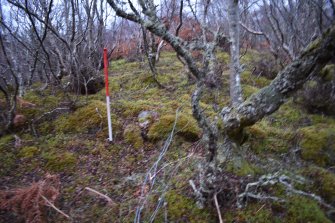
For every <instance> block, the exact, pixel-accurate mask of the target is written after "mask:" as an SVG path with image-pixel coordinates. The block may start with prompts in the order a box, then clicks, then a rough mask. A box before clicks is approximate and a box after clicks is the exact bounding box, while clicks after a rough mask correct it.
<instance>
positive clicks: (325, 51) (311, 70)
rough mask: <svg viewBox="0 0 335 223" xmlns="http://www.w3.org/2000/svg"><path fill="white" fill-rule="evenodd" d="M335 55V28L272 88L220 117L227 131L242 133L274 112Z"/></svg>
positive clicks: (309, 48)
mask: <svg viewBox="0 0 335 223" xmlns="http://www.w3.org/2000/svg"><path fill="white" fill-rule="evenodd" d="M334 55H335V26H333V27H331V28H330V29H328V30H327V31H326V32H325V33H324V34H323V35H322V37H320V38H319V39H317V40H315V41H314V42H312V43H310V44H309V46H308V47H307V48H306V49H305V50H304V51H303V53H302V54H301V55H300V56H299V57H298V58H297V59H296V60H294V61H293V62H292V63H291V64H289V65H288V66H287V67H286V68H285V69H284V70H283V71H281V72H280V73H279V74H278V75H277V77H276V78H275V79H274V80H273V81H272V82H271V84H270V85H268V86H266V87H264V88H262V89H261V90H259V91H258V92H256V93H255V94H253V95H251V96H250V97H249V98H248V99H247V100H246V101H245V102H244V103H242V104H241V105H239V106H238V107H230V108H228V107H226V108H224V109H223V110H222V112H221V116H222V121H223V123H224V129H225V131H227V132H232V131H240V130H241V129H243V128H244V127H246V126H250V125H253V124H255V123H256V122H257V121H259V120H260V119H262V118H263V117H265V116H267V115H269V114H271V113H273V112H275V111H276V110H277V109H278V108H279V107H280V106H281V105H282V104H283V103H284V102H285V99H286V98H288V97H289V96H290V95H291V94H292V93H293V92H295V91H297V90H298V89H299V88H300V87H301V86H302V85H303V84H304V83H305V82H306V81H307V80H308V79H309V78H310V77H311V76H313V75H317V74H318V73H319V72H320V71H321V69H322V68H323V67H324V66H325V65H326V64H327V63H328V62H329V61H330V59H331V58H332V57H334Z"/></svg>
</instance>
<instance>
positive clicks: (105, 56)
mask: <svg viewBox="0 0 335 223" xmlns="http://www.w3.org/2000/svg"><path fill="white" fill-rule="evenodd" d="M104 73H105V87H106V96H109V88H108V58H107V49H106V48H104Z"/></svg>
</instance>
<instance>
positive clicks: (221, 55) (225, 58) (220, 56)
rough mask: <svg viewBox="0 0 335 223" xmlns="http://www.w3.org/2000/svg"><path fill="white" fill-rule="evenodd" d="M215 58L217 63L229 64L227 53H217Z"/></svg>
mask: <svg viewBox="0 0 335 223" xmlns="http://www.w3.org/2000/svg"><path fill="white" fill-rule="evenodd" d="M216 58H217V60H218V62H224V63H226V64H229V60H230V56H229V54H228V53H227V52H219V53H217V54H216Z"/></svg>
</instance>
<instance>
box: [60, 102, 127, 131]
mask: <svg viewBox="0 0 335 223" xmlns="http://www.w3.org/2000/svg"><path fill="white" fill-rule="evenodd" d="M106 117H107V112H106V104H105V103H104V102H101V101H96V100H92V101H90V102H89V104H88V105H86V106H84V107H81V108H79V109H77V110H76V111H75V112H74V113H72V114H69V115H63V116H62V117H60V118H58V119H57V120H56V121H55V122H54V126H55V129H56V131H57V132H58V133H70V132H73V133H75V132H76V133H96V132H99V131H101V130H104V129H106V127H107V124H106V123H107V122H106ZM112 122H113V129H114V130H115V129H117V130H119V129H120V128H119V123H118V120H117V119H115V115H114V116H113V115H112Z"/></svg>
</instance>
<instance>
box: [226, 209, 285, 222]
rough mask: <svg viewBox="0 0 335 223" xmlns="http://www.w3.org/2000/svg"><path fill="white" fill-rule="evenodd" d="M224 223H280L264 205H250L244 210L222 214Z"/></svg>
mask: <svg viewBox="0 0 335 223" xmlns="http://www.w3.org/2000/svg"><path fill="white" fill-rule="evenodd" d="M222 213H223V217H224V222H235V223H242V222H243V223H245V222H248V223H270V222H280V221H279V219H278V218H276V217H275V216H273V215H272V212H271V209H269V208H268V207H266V206H265V205H262V204H248V206H247V207H246V208H244V209H240V210H228V211H227V212H222Z"/></svg>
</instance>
